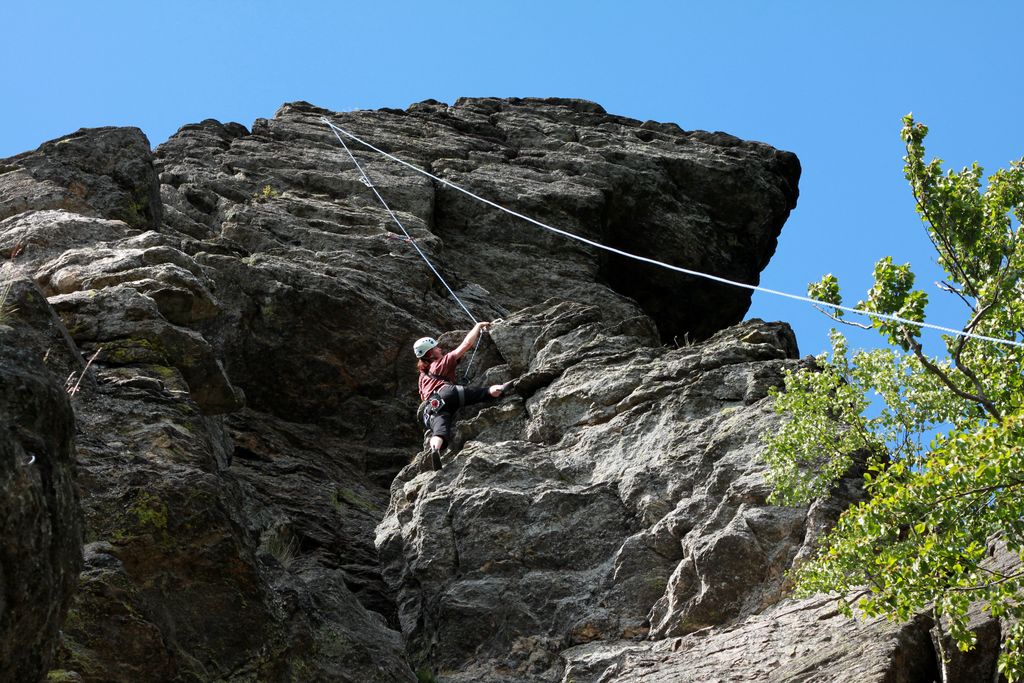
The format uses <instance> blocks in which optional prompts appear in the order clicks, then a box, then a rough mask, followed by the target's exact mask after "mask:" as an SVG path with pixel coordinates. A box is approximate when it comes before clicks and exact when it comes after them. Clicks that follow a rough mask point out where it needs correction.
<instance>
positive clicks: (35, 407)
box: [0, 269, 82, 681]
mask: <svg viewBox="0 0 1024 683" xmlns="http://www.w3.org/2000/svg"><path fill="white" fill-rule="evenodd" d="M2 275H3V277H4V278H5V280H6V282H7V284H5V285H4V286H3V288H2V289H0V294H2V296H0V491H2V492H3V493H2V495H0V529H2V536H0V538H2V542H0V583H2V591H3V592H2V593H0V680H4V681H34V680H39V679H40V678H42V677H43V676H45V674H46V672H47V670H48V669H49V668H50V666H51V664H52V662H53V649H54V644H55V642H56V639H57V633H58V629H59V628H60V626H61V623H62V622H63V621H64V618H65V613H66V611H67V608H68V603H69V602H70V599H71V594H72V591H73V590H74V587H75V584H76V583H77V579H78V572H79V570H80V568H81V566H82V516H81V512H80V510H79V506H78V499H77V496H76V495H75V490H74V486H73V479H74V464H73V454H74V453H73V452H74V435H75V422H74V415H73V414H72V412H71V405H70V402H69V400H68V396H67V393H66V392H65V391H64V387H63V381H64V379H65V378H66V377H67V375H68V374H69V371H71V370H81V363H79V362H77V359H76V358H75V356H74V354H73V352H72V349H71V344H70V340H69V339H68V338H67V333H66V332H65V331H64V329H63V327H62V326H61V324H60V321H59V320H58V319H57V316H56V315H54V313H53V311H52V310H51V309H50V307H49V306H48V305H47V303H46V299H45V298H44V297H43V295H42V294H41V293H40V292H39V290H38V288H37V287H36V286H35V285H34V284H32V283H31V282H29V281H26V280H24V279H14V280H11V279H8V278H11V277H12V275H11V274H10V273H9V272H7V270H6V269H5V270H4V272H3V273H2ZM7 287H9V289H8V288H7Z"/></svg>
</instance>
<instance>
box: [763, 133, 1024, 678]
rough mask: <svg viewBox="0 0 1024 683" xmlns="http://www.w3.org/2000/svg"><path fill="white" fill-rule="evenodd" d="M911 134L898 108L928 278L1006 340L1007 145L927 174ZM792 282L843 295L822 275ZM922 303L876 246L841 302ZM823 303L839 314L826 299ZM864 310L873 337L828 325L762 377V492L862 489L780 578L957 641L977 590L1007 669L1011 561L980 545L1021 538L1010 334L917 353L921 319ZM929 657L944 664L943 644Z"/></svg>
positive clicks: (1017, 209)
mask: <svg viewBox="0 0 1024 683" xmlns="http://www.w3.org/2000/svg"><path fill="white" fill-rule="evenodd" d="M927 133H928V129H927V127H926V126H924V125H923V124H920V123H917V122H915V121H914V119H913V117H912V116H909V115H908V116H906V117H905V118H904V119H903V128H902V132H901V137H902V139H903V141H904V142H905V144H906V150H907V155H906V156H905V157H904V161H905V166H904V171H905V175H906V178H907V180H908V181H909V183H910V187H911V190H912V191H913V195H914V199H915V201H916V204H917V211H918V213H919V214H920V217H921V220H922V222H923V224H924V226H925V228H926V231H927V233H928V237H929V238H930V239H931V241H932V244H933V245H934V247H935V250H936V252H937V261H938V263H939V265H940V266H941V267H942V269H943V270H944V272H945V276H946V279H945V280H944V281H943V282H941V283H938V284H939V287H940V289H941V290H942V291H943V292H944V293H945V294H946V295H948V296H952V297H956V299H957V300H959V302H961V303H962V305H963V306H964V310H965V316H964V319H965V321H966V322H965V323H964V325H963V328H962V329H963V331H964V332H968V333H973V334H978V335H984V336H988V337H994V338H997V339H1001V340H1007V341H1009V342H1016V343H1017V344H1019V343H1020V342H1021V341H1022V340H1024V244H1022V240H1024V233H1022V231H1021V221H1022V220H1024V159H1021V160H1019V161H1015V162H1012V163H1011V164H1010V167H1009V168H1008V169H1002V170H999V171H997V172H996V173H995V174H993V175H992V176H990V177H989V178H988V182H987V185H986V186H985V187H984V188H983V187H982V169H981V168H980V167H979V166H978V165H977V164H973V165H972V166H970V167H969V168H965V169H963V170H961V171H960V172H959V173H955V172H953V171H948V172H944V171H943V169H942V161H941V160H940V159H935V160H932V161H930V162H925V160H924V157H925V150H924V139H925V136H926V135H927ZM808 292H809V294H810V295H811V296H813V297H814V298H817V299H819V300H821V301H825V302H827V303H828V304H834V305H839V306H841V305H842V299H841V295H840V287H839V283H838V282H837V280H836V278H835V277H833V276H831V275H826V276H825V277H823V278H822V280H821V281H820V282H818V283H815V284H812V285H810V286H809V287H808ZM927 300H928V297H927V295H926V294H925V293H924V292H923V291H921V290H920V289H915V287H914V274H913V272H912V270H911V268H910V266H909V265H896V264H894V263H893V261H892V259H891V258H884V259H882V260H880V261H879V262H878V263H877V264H876V266H875V270H874V286H873V287H872V288H871V289H870V291H869V292H868V294H867V297H866V299H864V300H862V301H860V302H858V303H857V305H856V306H854V308H855V309H858V310H860V311H864V312H869V313H878V314H883V315H890V316H898V317H901V318H905V319H908V320H913V321H917V322H923V321H924V319H925V304H926V303H927ZM823 310H824V312H825V313H827V314H828V315H830V316H831V317H833V318H834V319H836V320H838V321H841V322H851V321H849V320H848V318H847V317H846V316H844V311H843V310H840V309H838V308H832V307H831V306H829V307H828V308H827V309H823ZM866 319H868V320H870V321H871V322H870V323H869V324H860V323H851V324H857V325H860V326H861V327H873V328H875V329H876V330H877V331H878V332H879V333H880V334H881V335H882V336H883V337H884V338H885V340H886V341H887V343H888V345H887V346H886V347H884V348H879V349H874V350H867V351H857V352H854V353H851V352H850V351H849V349H848V348H847V342H846V340H845V338H844V337H843V335H841V334H840V333H838V332H836V331H835V330H833V331H832V345H833V350H832V353H831V354H822V355H821V356H819V357H818V358H817V359H816V367H815V368H808V369H804V370H801V371H797V372H793V373H790V374H789V375H788V376H787V378H786V388H785V391H783V392H776V404H775V405H776V410H777V411H778V412H779V413H782V414H784V415H785V416H786V417H787V419H786V420H785V423H784V426H783V427H782V429H781V431H779V433H778V434H775V435H772V436H769V437H767V442H768V448H767V449H766V456H765V457H766V460H767V462H768V464H769V477H770V479H771V480H772V483H773V484H774V486H775V494H774V496H775V500H776V501H777V502H782V503H788V504H796V503H801V502H806V501H808V500H809V499H811V498H814V497H816V496H820V495H825V494H827V493H828V491H829V490H830V489H831V488H832V487H833V486H834V485H835V484H836V483H837V481H838V480H839V478H840V477H842V476H844V475H845V474H847V473H849V472H851V471H854V472H857V471H860V472H863V477H864V485H865V489H866V492H867V494H868V496H867V498H866V499H865V501H864V502H862V503H860V504H857V505H854V506H853V507H851V508H849V509H848V510H846V512H845V513H844V514H843V515H842V516H841V518H840V519H839V521H838V523H837V524H836V526H835V527H834V529H833V530H832V531H831V532H830V533H829V534H827V535H826V537H825V538H824V539H823V543H822V545H821V547H820V549H819V552H818V553H817V555H816V556H815V557H813V558H812V559H811V560H809V561H808V562H806V563H804V564H802V565H801V566H800V567H797V568H796V569H795V570H794V577H795V580H796V585H797V591H798V593H799V594H802V595H806V594H810V593H813V592H818V591H826V592H829V591H838V592H840V593H841V594H843V595H846V596H850V595H852V596H853V597H852V598H850V599H849V601H847V600H845V599H844V600H843V601H842V605H843V607H844V609H845V610H846V611H847V612H848V613H854V612H857V613H859V614H861V615H863V616H865V617H870V616H876V615H884V616H886V617H888V618H890V619H894V620H906V619H908V618H910V617H911V616H912V615H913V614H914V613H916V612H919V611H923V610H931V612H932V614H933V616H934V617H935V618H936V619H935V620H936V622H937V623H938V625H939V628H940V629H943V628H945V629H947V630H948V633H949V635H950V636H951V638H952V641H953V642H954V643H955V644H956V646H957V647H959V648H960V649H962V650H967V649H969V648H970V647H971V645H972V644H973V640H974V636H973V634H972V633H971V632H970V631H969V630H968V628H967V610H968V606H969V605H970V604H971V603H972V602H976V601H977V602H980V603H981V604H982V605H984V609H985V610H987V611H988V612H989V613H991V614H992V615H994V616H997V617H1002V618H1006V619H1007V620H1008V622H1009V623H1011V624H1015V625H1014V626H1013V627H1012V628H1011V630H1010V632H1009V633H1008V634H1007V639H1006V641H1005V644H1004V648H1003V652H1002V654H1001V657H1000V663H999V667H1000V670H1001V671H1002V672H1003V673H1004V674H1005V675H1006V676H1007V677H1008V678H1009V679H1010V680H1016V679H1019V678H1021V676H1022V675H1024V571H1022V570H1021V569H1019V568H1018V569H1012V570H1009V571H1006V570H1002V571H1001V570H1000V569H998V568H997V567H996V566H994V564H993V563H992V562H991V561H990V559H989V556H990V554H991V548H992V546H993V545H994V544H1005V545H1006V547H1007V549H1008V551H1009V552H1011V553H1014V554H1015V555H1016V556H1017V557H1022V549H1024V347H1022V346H1020V345H1015V344H1013V343H1011V344H1001V343H995V342H992V341H986V340H980V339H974V338H968V337H964V336H955V335H948V336H944V337H943V340H944V342H945V348H946V352H945V354H941V355H939V356H930V355H928V354H927V353H925V351H924V349H923V348H922V344H921V341H920V334H921V330H920V328H918V327H916V326H912V325H907V324H903V323H899V322H896V321H893V320H891V319H885V318H866ZM857 468H859V469H857ZM940 635H941V633H940ZM940 640H941V638H940ZM940 655H941V656H942V659H943V664H945V662H946V660H947V655H948V653H946V652H940ZM943 675H944V677H945V666H943Z"/></svg>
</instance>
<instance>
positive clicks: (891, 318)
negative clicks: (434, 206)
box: [320, 117, 1024, 348]
mask: <svg viewBox="0 0 1024 683" xmlns="http://www.w3.org/2000/svg"><path fill="white" fill-rule="evenodd" d="M320 120H321V121H323V122H324V123H325V124H326V125H327V126H329V127H330V128H331V130H333V131H334V135H335V136H336V137H337V138H338V140H341V136H340V135H339V133H343V134H344V135H346V136H347V137H349V138H351V139H352V140H354V141H356V142H358V143H359V144H361V145H364V146H365V147H367V148H369V149H371V150H373V151H374V152H377V153H378V154H381V155H383V156H385V157H387V158H388V159H391V160H392V161H395V162H397V163H399V164H402V165H403V166H407V167H408V168H411V169H412V170H414V171H416V172H417V173H419V174H421V175H425V176H427V177H428V178H431V179H433V180H436V181H437V182H439V183H441V184H442V185H445V186H447V187H450V188H452V189H453V190H457V191H458V192H461V193H463V194H465V195H468V196H470V197H472V198H473V199H476V200H477V201H479V202H483V203H484V204H487V205H489V206H492V207H494V208H496V209H498V210H500V211H504V212H505V213H507V214H509V215H511V216H515V217H516V218H520V219H522V220H524V221H526V222H528V223H532V224H534V225H536V226H537V227H540V228H543V229H545V230H549V231H551V232H554V233H556V234H559V235H562V236H563V237H568V238H569V239H573V240H576V241H578V242H583V243H584V244H588V245H590V246H592V247H594V248H596V249H602V250H604V251H608V252H611V253H613V254H617V255H619V256H623V257H625V258H629V259H633V260H635V261H641V262H643V263H648V264H650V265H653V266H659V267H661V268H667V269H669V270H674V271H676V272H679V273H683V274H685V275H692V276H693V277H699V278H704V279H706V280H712V281H714V282H719V283H721V284H725V285H731V286H733V287H740V288H742V289H749V290H751V291H754V292H763V293H764V294H771V295H774V296H781V297H784V298H787V299H793V300H794V301H801V302H804V303H809V304H814V305H816V306H824V307H826V308H834V309H838V310H841V311H846V312H847V313H853V314H856V315H863V316H867V317H869V318H878V319H881V320H889V321H892V322H896V323H901V324H903V325H912V326H914V327H920V328H926V329H929V330H937V331H939V332H946V333H948V334H951V335H953V336H956V337H967V338H970V339H980V340H983V341H988V342H993V343H996V344H1006V345H1008V346H1017V347H1021V348H1024V342H1018V341H1014V340H1012V339H998V338H996V337H988V336H985V335H983V334H975V333H974V332H965V331H963V330H957V329H954V328H951V327H943V326H941V325H933V324H931V323H925V322H918V321H916V320H908V319H906V318H901V317H899V316H896V315H889V314H888V313H874V312H871V311H862V310H860V309H857V308H853V307H850V306H842V305H840V304H833V303H829V302H827V301H822V300H820V299H814V298H812V297H809V296H801V295H799V294H790V293H789V292H782V291H779V290H776V289H769V288H767V287H761V286H759V285H751V284H747V283H745V282H737V281H735V280H729V279H727V278H724V277H719V276H717V275H711V274H709V273H702V272H700V271H697V270H690V269H689V268H683V267H682V266H675V265H672V264H670V263H665V262H663V261H658V260H656V259H652V258H648V257H646V256H639V255H638V254H632V253H630V252H628V251H622V250H621V249H616V248H615V247H609V246H607V245H604V244H601V243H600V242H595V241H594V240H590V239H587V238H586V237H581V236H579V235H575V234H573V233H571V232H567V231H565V230H561V229H559V228H555V227H552V226H550V225H547V224H546V223H542V222H541V221H538V220H536V219H535V218H531V217H529V216H526V215H523V214H521V213H519V212H517V211H513V210H512V209H509V208H507V207H504V206H502V205H500V204H497V203H496V202H492V201H491V200H489V199H486V198H484V197H481V196H479V195H476V194H473V193H472V192H470V191H469V190H467V189H465V188H462V187H460V186H458V185H456V184H455V183H453V182H451V181H450V180H445V179H444V178H439V177H438V176H436V175H434V174H433V173H430V172H429V171H425V170H423V169H422V168H419V167H417V166H415V165H413V164H411V163H409V162H408V161H405V160H403V159H400V158H398V157H396V156H395V155H393V154H389V153H388V152H385V151H384V150H382V149H380V148H378V147H375V146H374V145H372V144H370V143H369V142H367V141H366V140H363V139H362V138H360V137H358V136H356V135H353V134H352V133H350V132H348V131H347V130H345V129H344V128H341V127H339V126H336V125H334V124H333V123H331V122H330V121H329V120H328V119H327V117H321V119H320ZM342 144H343V145H344V144H345V143H344V142H342ZM345 149H346V150H347V149H348V147H347V146H346V147H345ZM349 155H350V156H351V152H349ZM353 160H354V157H353ZM357 165H358V164H357ZM374 191H375V192H376V190H374ZM378 196H380V195H378ZM403 230H404V228H403ZM435 272H436V271H435ZM449 291H451V290H450V289H449ZM453 296H454V293H453ZM460 303H461V302H460ZM467 313H468V311H467Z"/></svg>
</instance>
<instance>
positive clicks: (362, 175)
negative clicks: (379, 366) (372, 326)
mask: <svg viewBox="0 0 1024 683" xmlns="http://www.w3.org/2000/svg"><path fill="white" fill-rule="evenodd" d="M322 120H323V121H324V122H325V123H327V125H329V126H331V130H333V131H334V137H336V138H338V142H340V143H341V146H342V147H344V148H345V151H346V152H348V158H349V159H351V160H352V163H353V164H355V165H356V168H357V169H358V170H359V176H360V178H359V179H360V181H362V183H363V185H366V186H367V187H368V188H370V189H371V190H373V193H374V194H375V195H377V199H379V200H380V203H381V204H382V205H383V206H384V208H385V209H386V210H387V212H388V213H389V214H391V218H392V219H394V221H395V223H396V224H397V225H398V227H399V228H401V230H402V232H403V233H405V236H406V238H408V241H409V244H411V245H412V246H413V247H415V248H416V251H417V252H419V255H420V257H421V258H422V259H423V261H424V262H425V263H426V264H427V267H429V268H430V270H432V271H434V275H436V276H437V279H438V280H440V281H441V284H443V285H444V286H445V289H447V290H448V292H449V293H450V294H451V295H452V298H453V299H455V301H456V303H458V304H459V306H461V307H462V310H464V311H465V312H466V315H468V316H469V319H470V320H472V321H473V324H474V325H476V323H477V319H476V318H474V317H473V314H472V313H470V312H469V309H468V308H466V305H465V304H464V303H462V299H460V298H459V295H458V294H456V293H455V290H453V289H452V288H451V287H450V286H449V285H448V283H447V282H446V281H445V279H444V278H443V277H441V273H439V272H438V271H437V268H435V267H434V264H433V263H431V262H430V259H428V258H427V255H426V254H424V253H423V250H422V249H420V245H418V244H416V240H415V239H413V236H412V235H410V234H409V231H408V230H406V229H405V226H404V225H402V221H400V220H398V216H396V215H395V212H394V211H392V210H391V207H390V206H388V203H387V202H386V201H384V197H382V196H381V194H380V192H378V191H377V186H376V185H374V184H373V181H371V180H370V176H368V175H367V174H366V171H364V170H363V167H362V166H361V165H360V164H359V162H358V161H357V160H356V157H355V155H354V154H352V150H350V149H349V148H348V145H346V144H345V141H344V140H343V139H342V137H341V136H340V135H338V130H340V129H336V128H335V127H334V126H332V125H331V123H330V121H327V119H322ZM342 132H344V131H342ZM346 135H347V133H346Z"/></svg>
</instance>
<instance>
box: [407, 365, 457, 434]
mask: <svg viewBox="0 0 1024 683" xmlns="http://www.w3.org/2000/svg"><path fill="white" fill-rule="evenodd" d="M423 374H425V375H427V376H428V377H433V378H434V379H439V380H443V381H444V382H445V385H446V386H451V387H454V388H455V394H456V396H457V397H458V402H457V405H455V406H454V410H458V409H459V408H461V407H462V406H463V405H464V404H465V403H466V388H465V387H464V386H462V385H461V384H454V383H452V382H451V381H449V380H448V379H445V378H444V377H441V376H439V375H435V374H433V373H432V372H425V373H423ZM445 405H447V403H446V402H445V400H444V399H443V398H441V394H440V393H439V392H437V391H435V392H434V393H432V394H431V395H430V396H427V398H426V399H425V400H424V401H423V402H422V403H420V407H419V409H418V410H417V411H416V414H417V415H419V416H420V421H421V422H422V423H423V426H424V427H425V428H428V429H429V427H430V418H432V417H434V416H435V415H437V414H438V413H439V412H441V409H442V408H444V407H445Z"/></svg>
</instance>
